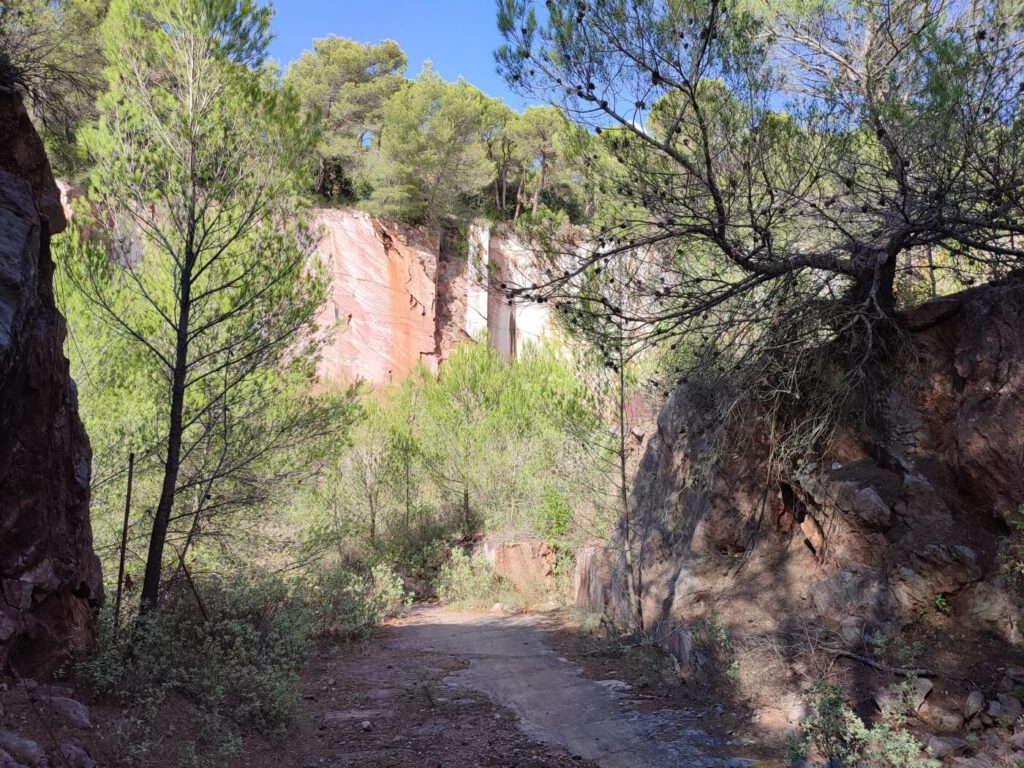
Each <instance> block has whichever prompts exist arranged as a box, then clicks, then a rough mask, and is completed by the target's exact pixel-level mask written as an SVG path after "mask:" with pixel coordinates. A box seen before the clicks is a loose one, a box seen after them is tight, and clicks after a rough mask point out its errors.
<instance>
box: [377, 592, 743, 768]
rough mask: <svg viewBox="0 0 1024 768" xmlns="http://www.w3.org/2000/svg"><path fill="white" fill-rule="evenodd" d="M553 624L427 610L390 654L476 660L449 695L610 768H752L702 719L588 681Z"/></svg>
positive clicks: (454, 679)
mask: <svg viewBox="0 0 1024 768" xmlns="http://www.w3.org/2000/svg"><path fill="white" fill-rule="evenodd" d="M547 625H548V620H547V619H545V618H544V617H542V616H536V615H523V614H520V615H505V614H497V613H461V612H455V611H447V610H444V609H441V608H437V607H426V606H422V607H417V608H416V609H414V610H413V612H412V613H411V614H410V616H408V617H407V618H405V619H403V620H401V621H400V622H397V623H396V625H395V626H394V628H393V630H392V633H391V635H390V637H389V639H388V646H389V647H390V648H393V649H396V650H400V651H412V652H431V653H440V654H444V655H447V656H452V657H455V658H458V659H462V660H465V661H467V662H468V665H467V666H465V667H464V668H462V669H460V670H458V671H456V672H453V673H452V674H449V675H448V676H447V677H445V678H444V680H443V686H444V688H445V689H447V690H449V691H476V692H479V693H482V694H484V695H485V696H487V698H489V699H490V700H491V701H492V702H494V703H495V704H497V705H499V706H502V707H506V708H508V709H509V710H511V711H512V712H513V713H514V714H515V716H516V717H517V718H518V724H519V727H520V728H521V729H522V731H523V732H525V733H526V734H527V735H528V736H529V737H530V738H532V739H533V740H535V741H537V742H540V743H545V744H553V745H557V746H559V747H561V748H563V749H564V750H566V751H567V752H568V753H569V754H570V755H572V756H574V757H577V758H583V759H585V760H591V761H593V762H594V763H595V764H596V765H598V766H601V768H667V767H668V766H691V767H693V768H726V767H727V766H730V767H731V766H745V765H748V764H749V763H750V762H752V761H748V760H744V759H742V758H723V757H718V756H712V755H710V754H708V750H709V748H711V747H715V746H718V747H721V745H717V744H715V743H714V739H713V738H712V737H711V736H709V735H708V734H707V733H705V732H704V731H703V730H702V729H701V727H700V717H699V715H698V713H695V712H692V711H685V710H684V711H679V710H660V711H657V712H645V711H642V710H640V709H637V708H636V707H634V706H633V704H634V703H635V702H634V701H632V700H631V699H630V696H629V693H628V692H626V691H625V690H624V689H625V688H626V686H625V685H623V684H620V683H618V682H617V681H614V680H605V681H596V680H590V679H587V678H585V677H583V676H582V675H581V673H580V670H579V668H578V667H576V666H575V665H574V664H572V663H571V662H569V661H568V660H566V659H565V658H562V657H559V656H558V654H557V653H556V652H555V651H553V650H552V649H551V648H550V647H549V645H548V644H547V643H546V642H545V632H546V626H547ZM715 751H716V752H720V751H721V750H720V749H716V750H715Z"/></svg>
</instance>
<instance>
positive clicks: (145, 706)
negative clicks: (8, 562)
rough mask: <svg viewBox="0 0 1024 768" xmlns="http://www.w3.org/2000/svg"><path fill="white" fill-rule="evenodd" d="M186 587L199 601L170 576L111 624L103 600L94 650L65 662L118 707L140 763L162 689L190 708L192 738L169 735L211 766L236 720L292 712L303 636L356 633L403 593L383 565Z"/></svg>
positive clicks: (270, 726)
mask: <svg viewBox="0 0 1024 768" xmlns="http://www.w3.org/2000/svg"><path fill="white" fill-rule="evenodd" d="M196 586H197V589H196V592H198V594H199V595H200V596H201V600H198V599H197V598H196V594H195V592H193V591H192V589H191V588H190V587H188V586H187V585H186V584H184V583H178V584H176V585H174V586H173V587H172V588H171V589H170V591H169V592H168V593H167V594H166V595H165V596H164V598H163V601H162V603H161V607H160V609H159V610H158V611H154V612H151V613H148V614H146V615H144V616H139V615H137V614H131V615H129V616H127V617H126V618H125V619H124V620H123V621H122V624H121V626H120V627H115V625H114V620H113V615H112V612H111V611H110V610H109V609H108V610H105V611H104V612H103V614H102V616H101V620H100V630H99V637H98V643H97V647H96V650H95V653H94V654H93V655H92V656H91V657H90V658H89V659H88V660H86V661H85V662H83V663H82V664H80V665H79V666H78V668H77V670H76V671H77V674H78V675H79V677H80V678H81V679H82V681H83V682H84V683H86V684H87V685H89V686H90V687H92V688H93V689H94V690H95V691H96V692H97V693H99V694H101V695H107V696H112V697H116V698H117V699H119V700H121V701H122V702H124V703H125V704H126V705H128V706H127V707H126V711H128V712H130V713H131V715H130V717H126V719H125V721H124V722H123V723H121V725H120V726H119V733H121V735H122V737H123V738H121V739H120V740H121V741H122V742H123V749H122V752H123V755H125V756H130V757H131V760H130V762H131V763H132V764H143V763H142V762H141V760H142V755H144V754H145V752H146V751H147V748H148V744H149V741H150V739H149V734H150V731H151V730H152V726H154V724H155V723H157V722H158V719H159V712H160V708H161V706H162V705H164V704H165V702H166V701H167V699H168V697H169V696H170V695H172V694H173V695H177V696H182V697H184V698H185V699H187V700H188V701H189V702H190V703H191V704H192V705H194V706H195V707H196V709H197V710H198V712H199V714H200V717H198V718H197V720H196V723H197V727H196V730H195V733H193V734H192V735H193V737H194V738H195V740H196V743H195V744H193V743H188V742H187V741H182V743H181V744H180V745H179V746H180V749H181V750H182V755H183V757H182V759H183V760H184V761H185V763H186V764H191V763H195V764H200V763H198V762H195V761H196V760H199V758H196V757H195V755H196V754H197V745H199V746H200V747H201V749H199V752H198V754H202V755H203V756H204V757H205V758H207V759H208V760H209V759H213V757H216V760H215V764H223V762H224V760H226V759H227V756H228V755H229V753H233V752H234V751H235V750H236V749H237V745H238V743H239V740H238V733H237V731H238V726H240V725H243V724H244V725H245V726H246V727H247V728H253V729H256V730H259V731H261V732H263V733H267V734H270V735H272V736H273V735H283V734H284V733H285V730H286V729H287V727H288V726H289V725H290V724H291V722H292V721H293V720H294V718H295V715H296V713H297V712H298V705H299V695H300V690H299V684H300V680H299V673H300V671H301V669H302V666H303V664H304V663H305V661H306V659H307V657H308V654H309V652H310V650H311V649H312V645H313V642H314V640H315V638H316V637H317V636H318V635H327V636H332V637H335V638H339V639H345V640H349V639H357V638H363V637H366V636H368V635H369V634H370V633H371V632H372V631H373V629H374V627H376V626H377V624H379V623H380V621H381V620H382V619H384V618H386V617H389V616H394V615H397V614H398V613H400V612H401V611H402V610H404V609H405V608H406V607H408V605H409V603H410V596H409V595H408V593H407V592H406V591H405V589H404V587H403V584H402V580H401V578H400V577H399V576H398V575H397V574H396V573H395V572H394V571H393V570H392V569H390V568H389V567H387V566H386V565H378V566H376V567H375V568H373V569H372V571H371V572H370V573H369V574H368V575H367V576H365V577H364V576H361V575H359V574H357V573H353V572H351V571H345V570H342V569H333V570H327V571H320V572H316V573H314V574H312V575H310V576H308V577H306V578H305V579H303V580H296V581H293V582H286V581H284V580H283V579H281V578H279V577H276V576H272V575H268V574H265V573H261V572H257V571H238V572H235V573H232V574H231V575H229V576H224V577H215V578H206V579H202V580H200V581H199V582H198V583H197V585H196ZM190 761H191V762H190ZM207 764H209V763H207Z"/></svg>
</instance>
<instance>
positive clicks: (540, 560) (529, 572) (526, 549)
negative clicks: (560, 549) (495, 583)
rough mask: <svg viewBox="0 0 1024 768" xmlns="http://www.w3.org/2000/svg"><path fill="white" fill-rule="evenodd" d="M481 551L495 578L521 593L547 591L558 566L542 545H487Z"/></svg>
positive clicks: (510, 543) (549, 551)
mask: <svg viewBox="0 0 1024 768" xmlns="http://www.w3.org/2000/svg"><path fill="white" fill-rule="evenodd" d="M481 550H482V552H483V555H484V557H485V558H486V559H487V562H489V563H490V564H491V568H492V570H493V572H494V575H495V576H497V577H498V578H501V579H505V580H506V581H508V582H509V583H510V584H511V585H512V586H513V587H515V588H516V589H517V590H519V591H521V592H527V593H528V592H531V591H537V590H546V589H549V588H550V587H551V586H552V583H551V578H552V577H553V576H554V573H555V566H556V564H557V562H556V558H555V552H554V550H552V549H551V547H549V546H548V545H547V543H546V542H543V541H535V540H528V541H492V540H487V541H484V542H483V544H482V545H481Z"/></svg>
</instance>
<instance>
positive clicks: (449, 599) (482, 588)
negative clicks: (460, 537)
mask: <svg viewBox="0 0 1024 768" xmlns="http://www.w3.org/2000/svg"><path fill="white" fill-rule="evenodd" d="M494 585H495V580H494V574H493V573H492V572H491V566H490V564H489V563H488V562H487V560H486V559H485V558H484V557H483V556H482V555H473V556H470V555H467V554H466V553H465V551H463V550H462V549H460V548H458V547H456V548H454V549H452V551H451V554H450V555H449V557H448V561H447V562H446V563H445V564H444V565H443V566H441V573H440V574H439V575H438V579H437V596H438V597H439V598H441V599H442V600H444V601H445V602H446V603H449V604H452V605H459V604H465V603H473V602H477V601H480V600H481V599H482V600H484V601H486V600H487V596H488V595H490V594H491V593H492V590H493V589H494Z"/></svg>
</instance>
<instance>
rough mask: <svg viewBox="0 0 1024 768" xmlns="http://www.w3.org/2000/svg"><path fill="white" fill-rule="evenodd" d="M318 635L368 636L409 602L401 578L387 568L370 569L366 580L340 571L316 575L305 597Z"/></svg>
mask: <svg viewBox="0 0 1024 768" xmlns="http://www.w3.org/2000/svg"><path fill="white" fill-rule="evenodd" d="M305 599H306V602H307V604H308V605H309V607H310V612H311V614H312V616H313V625H314V628H315V630H316V632H317V634H319V635H324V636H328V637H333V638H336V639H340V640H360V639H363V638H366V637H369V635H370V634H372V632H373V630H374V628H375V627H376V626H377V625H378V624H379V623H380V622H381V621H382V620H383V619H385V618H389V617H391V616H397V615H398V614H399V613H401V612H402V611H403V610H405V609H406V608H408V607H409V605H411V603H412V596H411V595H410V594H409V593H408V592H406V590H405V588H404V586H403V584H402V579H401V577H400V576H399V575H398V574H397V573H395V571H394V570H392V569H391V567H390V566H387V565H384V564H378V565H376V566H374V568H373V570H372V571H371V572H370V575H369V577H364V576H361V575H359V574H358V573H355V572H354V571H351V570H347V569H344V568H334V569H331V570H324V571H321V572H319V573H318V574H317V575H316V577H315V578H314V580H313V582H312V584H310V585H309V591H308V593H307V595H306V597H305Z"/></svg>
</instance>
